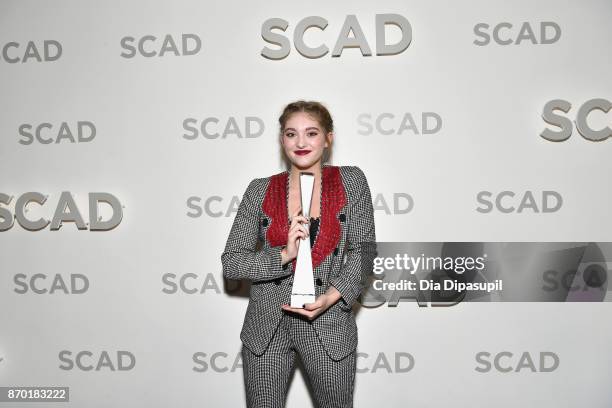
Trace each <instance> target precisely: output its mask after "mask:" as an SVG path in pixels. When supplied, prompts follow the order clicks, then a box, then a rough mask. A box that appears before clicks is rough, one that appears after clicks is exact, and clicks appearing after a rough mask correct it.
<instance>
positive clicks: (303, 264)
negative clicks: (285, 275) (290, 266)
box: [291, 172, 315, 308]
mask: <svg viewBox="0 0 612 408" xmlns="http://www.w3.org/2000/svg"><path fill="white" fill-rule="evenodd" d="M313 187H314V174H313V173H308V172H301V173H300V197H301V200H302V215H303V216H304V217H306V218H307V219H310V203H311V201H312V190H313ZM310 251H311V248H310V237H307V238H306V239H304V240H300V244H299V248H298V254H297V259H296V261H295V262H296V263H295V271H294V275H293V287H292V288H291V307H298V308H303V307H304V306H303V305H304V303H312V302H314V301H315V287H314V282H313V278H314V275H313V273H312V254H311V252H310Z"/></svg>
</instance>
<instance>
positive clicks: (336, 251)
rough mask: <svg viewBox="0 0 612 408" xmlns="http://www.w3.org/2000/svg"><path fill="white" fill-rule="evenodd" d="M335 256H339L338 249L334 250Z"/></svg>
mask: <svg viewBox="0 0 612 408" xmlns="http://www.w3.org/2000/svg"><path fill="white" fill-rule="evenodd" d="M334 255H338V247H336V248H334Z"/></svg>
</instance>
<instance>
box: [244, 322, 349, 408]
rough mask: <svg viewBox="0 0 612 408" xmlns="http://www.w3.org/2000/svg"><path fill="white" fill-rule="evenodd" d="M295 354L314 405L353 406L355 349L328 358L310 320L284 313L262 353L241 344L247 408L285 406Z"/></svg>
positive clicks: (329, 406)
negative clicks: (300, 362) (310, 388)
mask: <svg viewBox="0 0 612 408" xmlns="http://www.w3.org/2000/svg"><path fill="white" fill-rule="evenodd" d="M297 354H299V358H300V360H301V361H302V364H303V366H304V368H305V370H306V378H307V380H308V381H309V383H310V385H311V386H312V389H313V394H314V396H313V397H314V400H315V403H316V404H315V405H316V406H317V407H319V408H351V407H352V406H353V391H354V386H355V371H356V368H357V367H356V360H357V354H356V350H354V351H352V352H351V353H350V354H349V355H348V356H346V357H345V358H343V359H342V360H340V361H334V360H332V359H330V358H329V356H328V355H327V353H325V351H324V350H323V349H322V348H321V343H320V342H319V340H318V338H317V335H316V333H315V332H314V330H313V327H312V325H311V324H310V322H308V321H307V320H304V319H302V317H301V316H299V317H298V316H292V315H289V314H285V315H283V316H282V318H281V322H280V324H279V325H278V327H277V329H276V332H275V333H274V336H273V337H272V341H271V342H270V345H269V346H268V348H267V349H266V352H265V353H264V354H262V355H261V356H257V355H255V354H253V352H251V351H250V350H249V349H248V348H246V347H245V346H244V345H243V346H242V367H243V374H244V383H245V388H246V398H247V407H248V408H255V407H261V408H282V407H284V406H285V403H286V398H287V388H288V383H289V379H290V378H291V376H292V375H293V372H294V367H295V360H296V355H297Z"/></svg>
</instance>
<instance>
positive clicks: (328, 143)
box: [325, 132, 334, 147]
mask: <svg viewBox="0 0 612 408" xmlns="http://www.w3.org/2000/svg"><path fill="white" fill-rule="evenodd" d="M325 139H326V140H325V147H330V146H331V144H332V141H333V140H334V132H328V133H327V137H326V138H325Z"/></svg>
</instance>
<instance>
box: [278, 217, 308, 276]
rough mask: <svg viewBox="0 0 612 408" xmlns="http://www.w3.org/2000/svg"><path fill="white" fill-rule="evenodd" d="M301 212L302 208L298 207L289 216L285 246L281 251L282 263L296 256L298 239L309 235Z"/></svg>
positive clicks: (305, 220) (298, 244)
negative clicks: (289, 221) (289, 224)
mask: <svg viewBox="0 0 612 408" xmlns="http://www.w3.org/2000/svg"><path fill="white" fill-rule="evenodd" d="M301 212H302V210H301V209H298V210H297V211H296V212H295V213H294V214H293V216H292V217H291V226H290V227H289V233H288V234H287V246H286V247H285V248H283V250H282V251H281V262H282V264H283V265H284V264H286V263H287V262H290V261H293V260H294V259H295V258H296V257H297V254H298V248H299V247H300V239H306V238H308V236H309V235H310V234H309V230H308V228H307V225H308V219H306V217H304V216H303V215H300V214H301Z"/></svg>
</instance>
